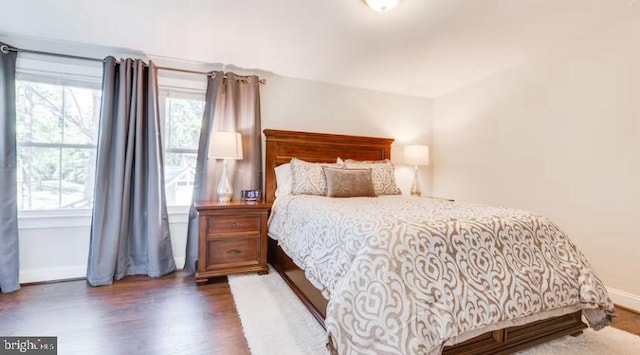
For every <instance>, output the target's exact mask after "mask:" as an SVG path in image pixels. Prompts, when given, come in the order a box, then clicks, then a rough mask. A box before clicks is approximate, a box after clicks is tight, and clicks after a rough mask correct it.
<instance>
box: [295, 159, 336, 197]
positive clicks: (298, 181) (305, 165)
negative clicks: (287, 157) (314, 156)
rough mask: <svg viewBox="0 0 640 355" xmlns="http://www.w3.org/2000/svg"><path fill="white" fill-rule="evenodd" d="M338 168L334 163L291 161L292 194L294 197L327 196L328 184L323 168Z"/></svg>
mask: <svg viewBox="0 0 640 355" xmlns="http://www.w3.org/2000/svg"><path fill="white" fill-rule="evenodd" d="M324 166H328V167H337V165H336V164H332V163H310V162H307V161H304V160H300V159H298V158H293V159H291V193H292V194H294V195H318V196H326V194H327V183H326V182H325V179H324V172H322V167H324Z"/></svg>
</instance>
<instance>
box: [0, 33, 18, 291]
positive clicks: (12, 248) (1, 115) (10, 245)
mask: <svg viewBox="0 0 640 355" xmlns="http://www.w3.org/2000/svg"><path fill="white" fill-rule="evenodd" d="M2 45H4V43H2V42H0V46H2ZM16 163H17V160H16V52H8V53H4V52H2V51H0V293H9V292H13V291H16V290H18V289H20V281H19V277H18V274H19V266H20V263H19V260H18V192H17V190H18V186H17V182H16V179H17V175H16V173H17V169H16Z"/></svg>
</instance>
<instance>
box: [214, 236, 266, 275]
mask: <svg viewBox="0 0 640 355" xmlns="http://www.w3.org/2000/svg"><path fill="white" fill-rule="evenodd" d="M259 246H260V238H259V237H258V236H256V237H253V238H252V237H248V238H233V239H218V240H209V241H207V264H206V267H207V269H211V268H221V267H227V266H228V264H237V263H243V264H245V265H246V264H247V262H249V263H250V264H258V262H259V260H260V256H259V255H258V251H259Z"/></svg>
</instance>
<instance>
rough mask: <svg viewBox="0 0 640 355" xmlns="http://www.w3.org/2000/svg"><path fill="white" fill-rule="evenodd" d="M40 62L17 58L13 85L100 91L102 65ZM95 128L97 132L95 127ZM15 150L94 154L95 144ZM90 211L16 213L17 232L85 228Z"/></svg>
mask: <svg viewBox="0 0 640 355" xmlns="http://www.w3.org/2000/svg"><path fill="white" fill-rule="evenodd" d="M43 58H46V57H44V56H41V55H29V54H25V55H21V56H19V57H18V60H17V62H16V81H29V82H35V83H43V84H51V85H60V86H66V87H80V88H88V89H95V90H100V91H102V70H103V69H102V64H100V63H93V62H86V61H80V60H73V59H71V60H60V59H59V58H47V59H50V60H46V59H43ZM16 99H17V97H16ZM98 124H99V123H98ZM96 128H97V129H99V127H96ZM16 138H17V137H16ZM16 146H17V147H34V148H57V149H74V148H77V149H95V150H96V151H97V144H77V143H49V142H23V141H17V142H16ZM92 209H93V207H91V208H69V209H63V208H49V209H32V210H18V221H19V222H18V223H19V227H20V229H37V228H55V227H75V226H85V225H90V224H91V211H92ZM87 218H88V223H87ZM23 222H26V223H23Z"/></svg>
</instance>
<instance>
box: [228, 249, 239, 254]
mask: <svg viewBox="0 0 640 355" xmlns="http://www.w3.org/2000/svg"><path fill="white" fill-rule="evenodd" d="M240 253H242V250H240V249H231V250H229V251H227V254H229V255H237V254H240Z"/></svg>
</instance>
